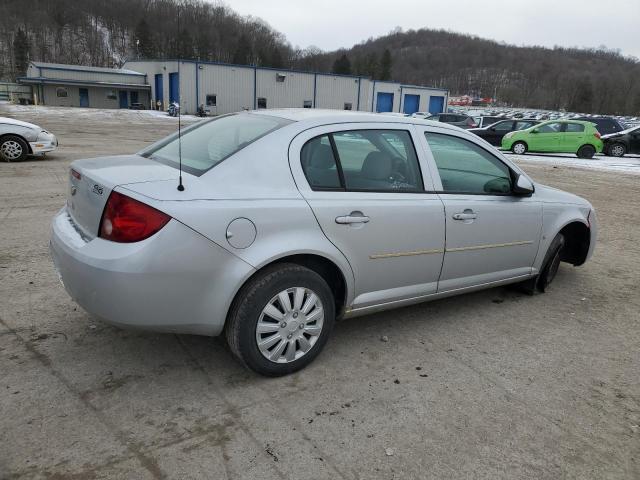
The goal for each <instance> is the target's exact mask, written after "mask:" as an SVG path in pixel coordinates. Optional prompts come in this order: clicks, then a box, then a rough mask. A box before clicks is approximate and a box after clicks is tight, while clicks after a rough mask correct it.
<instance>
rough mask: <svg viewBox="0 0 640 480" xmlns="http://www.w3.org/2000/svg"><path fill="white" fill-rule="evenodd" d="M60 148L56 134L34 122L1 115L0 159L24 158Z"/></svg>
mask: <svg viewBox="0 0 640 480" xmlns="http://www.w3.org/2000/svg"><path fill="white" fill-rule="evenodd" d="M56 148H58V140H57V139H56V136H55V135H53V134H52V133H49V132H47V131H46V130H44V129H42V128H40V127H39V126H38V125H34V124H33V123H27V122H21V121H20V120H14V119H13V118H6V117H0V159H2V160H5V161H7V162H12V161H18V160H24V159H25V158H27V155H39V154H43V153H47V152H52V151H53V150H55V149H56Z"/></svg>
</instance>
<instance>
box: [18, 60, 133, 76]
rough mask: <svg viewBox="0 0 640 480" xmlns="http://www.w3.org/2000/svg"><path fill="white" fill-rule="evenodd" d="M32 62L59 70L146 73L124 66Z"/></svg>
mask: <svg viewBox="0 0 640 480" xmlns="http://www.w3.org/2000/svg"><path fill="white" fill-rule="evenodd" d="M31 64H32V65H33V66H35V67H38V68H55V69H59V70H72V71H73V70H82V71H86V72H96V73H120V74H122V75H144V73H140V72H136V71H134V70H127V69H124V68H107V67H87V66H85V65H67V64H63V63H46V62H31Z"/></svg>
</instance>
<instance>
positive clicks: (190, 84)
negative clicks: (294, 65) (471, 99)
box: [124, 60, 449, 115]
mask: <svg viewBox="0 0 640 480" xmlns="http://www.w3.org/2000/svg"><path fill="white" fill-rule="evenodd" d="M124 68H126V69H128V70H133V71H136V72H141V73H144V74H145V75H146V77H147V79H148V80H149V82H150V86H151V97H152V99H153V104H154V105H161V106H162V107H161V108H163V109H166V107H167V106H168V104H169V103H171V102H174V101H177V102H178V103H179V104H180V107H181V110H182V112H183V113H195V112H196V110H197V108H198V106H199V105H204V106H205V108H206V109H208V110H210V112H211V114H213V115H216V114H218V115H219V114H224V113H230V112H236V111H239V110H243V109H249V110H250V109H260V108H286V107H294V108H295V107H297V108H333V109H341V110H342V109H345V110H363V111H378V112H404V113H413V112H417V111H422V112H424V111H430V112H432V113H439V112H442V111H444V110H445V108H446V105H447V97H448V93H449V92H448V91H447V90H443V89H438V88H430V87H422V86H414V85H403V84H400V83H395V82H382V81H376V80H371V79H369V78H366V77H358V76H351V75H336V74H329V73H314V72H301V71H294V70H286V69H274V68H265V67H254V66H246V65H230V64H223V63H216V62H201V61H196V60H134V61H128V62H126V63H125V65H124ZM158 102H159V103H158Z"/></svg>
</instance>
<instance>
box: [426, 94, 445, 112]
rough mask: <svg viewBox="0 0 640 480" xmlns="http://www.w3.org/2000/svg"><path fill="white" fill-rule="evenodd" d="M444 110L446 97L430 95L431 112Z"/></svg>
mask: <svg viewBox="0 0 640 480" xmlns="http://www.w3.org/2000/svg"><path fill="white" fill-rule="evenodd" d="M442 112H444V97H430V98H429V113H442Z"/></svg>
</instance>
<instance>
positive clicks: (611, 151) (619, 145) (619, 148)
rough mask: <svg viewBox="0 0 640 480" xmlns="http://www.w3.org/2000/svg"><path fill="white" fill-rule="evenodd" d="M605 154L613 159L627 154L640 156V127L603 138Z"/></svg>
mask: <svg viewBox="0 0 640 480" xmlns="http://www.w3.org/2000/svg"><path fill="white" fill-rule="evenodd" d="M602 141H603V142H604V150H603V151H604V153H605V155H609V156H611V157H622V156H624V155H625V154H627V153H637V154H640V126H637V127H633V128H629V129H627V130H623V131H621V132H617V133H610V134H608V135H603V136H602Z"/></svg>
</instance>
